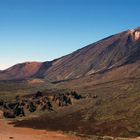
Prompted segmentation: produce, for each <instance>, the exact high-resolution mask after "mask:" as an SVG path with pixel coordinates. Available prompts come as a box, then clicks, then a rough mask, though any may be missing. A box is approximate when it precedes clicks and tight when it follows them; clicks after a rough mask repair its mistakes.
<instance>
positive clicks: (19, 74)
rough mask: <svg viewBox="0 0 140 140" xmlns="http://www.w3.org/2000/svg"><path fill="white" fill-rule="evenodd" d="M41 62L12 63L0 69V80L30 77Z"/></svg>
mask: <svg viewBox="0 0 140 140" xmlns="http://www.w3.org/2000/svg"><path fill="white" fill-rule="evenodd" d="M41 65H42V63H40V62H26V63H20V64H17V65H14V66H12V67H10V68H8V69H6V70H4V71H0V80H16V79H25V78H29V77H32V75H33V74H35V73H36V72H37V71H38V70H39V68H40V67H41Z"/></svg>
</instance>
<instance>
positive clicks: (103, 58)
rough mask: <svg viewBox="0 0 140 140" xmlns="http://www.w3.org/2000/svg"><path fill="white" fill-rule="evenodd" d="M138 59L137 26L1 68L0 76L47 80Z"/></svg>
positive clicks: (99, 70) (77, 75)
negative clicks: (46, 59) (39, 59)
mask: <svg viewBox="0 0 140 140" xmlns="http://www.w3.org/2000/svg"><path fill="white" fill-rule="evenodd" d="M139 60H140V27H138V28H136V29H132V30H127V31H123V32H121V33H118V34H115V35H112V36H109V37H107V38H104V39H102V40H100V41H97V42H95V43H93V44H90V45H88V46H86V47H84V48H81V49H79V50H77V51H75V52H73V53H71V54H69V55H66V56H63V57H61V58H59V59H56V60H53V61H50V62H43V63H37V62H36V63H35V62H34V63H23V64H17V65H15V66H13V67H11V68H9V69H7V70H4V71H2V72H0V80H9V79H10V80H15V79H25V78H33V77H34V78H46V79H49V80H50V81H59V80H67V79H74V78H80V77H84V76H87V75H91V74H92V75H93V74H96V73H103V72H106V71H110V70H112V69H116V68H119V67H122V66H125V65H130V64H133V63H137V65H139ZM133 66H134V67H135V65H133ZM125 70H126V69H125ZM136 71H137V69H136Z"/></svg>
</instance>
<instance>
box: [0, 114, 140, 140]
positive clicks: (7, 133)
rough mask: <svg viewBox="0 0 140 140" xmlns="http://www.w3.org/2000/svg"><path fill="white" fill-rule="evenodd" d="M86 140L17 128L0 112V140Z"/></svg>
mask: <svg viewBox="0 0 140 140" xmlns="http://www.w3.org/2000/svg"><path fill="white" fill-rule="evenodd" d="M10 139H12V140H88V139H87V138H81V137H76V136H72V135H66V134H64V133H63V132H56V131H54V132H53V131H46V130H36V129H31V128H19V127H14V126H13V125H12V124H10V121H7V120H5V119H2V112H1V111H0V140H10ZM114 140H140V137H139V138H134V139H133V138H131V139H128V138H127V139H125V138H115V139H114Z"/></svg>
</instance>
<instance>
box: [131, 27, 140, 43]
mask: <svg viewBox="0 0 140 140" xmlns="http://www.w3.org/2000/svg"><path fill="white" fill-rule="evenodd" d="M128 34H130V35H131V36H132V38H133V40H134V41H137V40H139V39H140V27H137V28H136V29H130V30H128Z"/></svg>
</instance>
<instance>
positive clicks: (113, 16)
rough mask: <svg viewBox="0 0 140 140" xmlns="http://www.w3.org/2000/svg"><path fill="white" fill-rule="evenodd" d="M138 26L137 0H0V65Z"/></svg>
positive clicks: (41, 57)
mask: <svg viewBox="0 0 140 140" xmlns="http://www.w3.org/2000/svg"><path fill="white" fill-rule="evenodd" d="M137 26H140V0H0V69H5V68H7V67H9V66H11V65H13V64H16V63H19V62H25V61H48V60H52V59H55V58H58V57H60V56H63V55H65V54H68V53H70V52H72V51H74V50H77V49H78V48H81V47H84V46H85V45H88V44H90V43H93V42H95V41H97V40H99V39H102V38H104V37H106V36H109V35H111V34H114V33H118V32H120V31H123V30H127V29H131V28H135V27H137Z"/></svg>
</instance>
